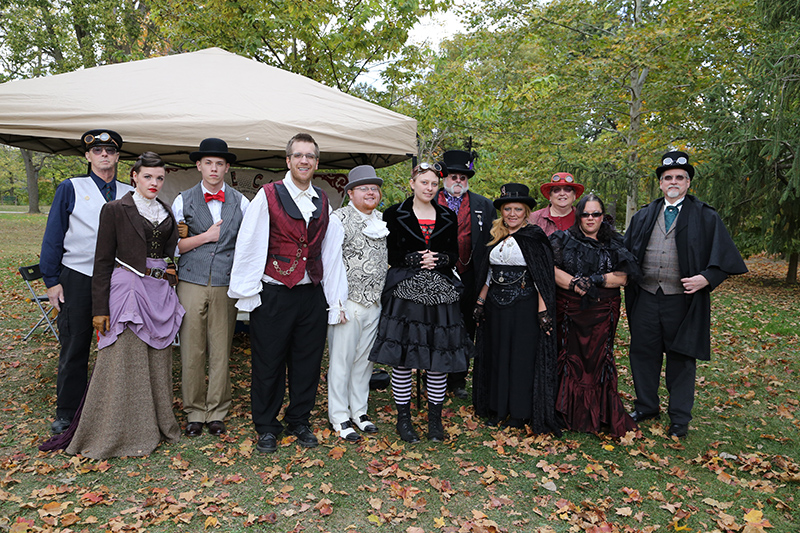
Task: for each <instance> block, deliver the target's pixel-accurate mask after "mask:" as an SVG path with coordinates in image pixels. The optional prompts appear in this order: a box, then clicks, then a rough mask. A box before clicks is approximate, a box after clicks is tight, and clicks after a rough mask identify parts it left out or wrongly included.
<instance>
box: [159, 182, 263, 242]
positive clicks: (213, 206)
mask: <svg viewBox="0 0 800 533" xmlns="http://www.w3.org/2000/svg"><path fill="white" fill-rule="evenodd" d="M225 187H227V184H226V183H224V182H223V184H222V188H221V189H220V190H221V191H224V190H225ZM200 189H202V191H203V196H205V195H206V193H208V194H214V193H212V192H211V191H209V190H208V189H206V186H205V185H203V182H202V181H201V182H200ZM248 205H250V200H248V199H247V197H246V196H245V195H242V201H241V202H240V203H239V209H241V210H242V216H244V214H245V213H246V212H247V206H248ZM206 206H208V210H209V211H211V219H212V220H213V221H214V224H216V223H217V222H219V221H220V220H222V202H220V201H219V200H210V201H208V202H206ZM172 214H173V215H175V222H177V223H179V224H180V223H181V222H185V221H184V219H183V195H181V194H178V196H176V197H175V199H174V200H173V201H172ZM178 242H180V239H178ZM180 255H181V253H180V250H178V247H177V246H176V247H175V257H179V256H180Z"/></svg>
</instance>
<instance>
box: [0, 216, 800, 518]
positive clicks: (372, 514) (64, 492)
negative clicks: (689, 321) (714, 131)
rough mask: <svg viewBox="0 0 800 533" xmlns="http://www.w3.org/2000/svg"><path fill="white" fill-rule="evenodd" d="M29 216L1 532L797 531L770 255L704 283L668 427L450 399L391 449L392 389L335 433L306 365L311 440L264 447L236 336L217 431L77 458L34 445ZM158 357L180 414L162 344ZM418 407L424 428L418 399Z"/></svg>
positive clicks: (795, 436) (792, 373)
mask: <svg viewBox="0 0 800 533" xmlns="http://www.w3.org/2000/svg"><path fill="white" fill-rule="evenodd" d="M43 226H44V217H43V216H28V215H22V214H20V215H0V232H2V235H3V236H4V237H3V247H2V250H3V252H2V258H0V288H2V291H1V292H0V294H2V296H1V298H2V301H0V322H2V327H0V335H1V336H2V338H1V339H0V398H2V400H0V413H2V414H0V531H6V530H7V529H10V528H11V527H12V526H13V527H16V528H17V529H15V531H25V530H26V529H24V527H23V526H24V525H25V524H30V530H31V531H34V530H35V531H38V530H52V531H65V530H67V528H68V530H72V531H82V530H86V531H94V530H109V531H142V530H146V531H150V532H160V531H187V532H189V531H191V532H194V531H200V530H202V529H204V528H206V527H207V528H208V529H209V530H211V529H219V530H221V531H299V530H305V531H336V532H338V531H359V532H368V531H374V532H380V531H447V532H455V531H542V532H545V531H557V532H566V531H598V532H599V531H656V530H658V531H675V530H682V531H709V532H711V531H743V530H744V526H745V525H747V524H748V522H747V520H748V519H749V520H751V521H753V523H751V524H750V529H749V531H761V530H762V529H763V524H761V526H756V525H753V524H757V523H758V521H759V520H768V521H769V524H770V525H771V526H773V527H772V528H771V529H770V528H767V529H766V531H774V532H794V531H798V530H800V511H798V505H800V499H798V496H800V490H799V489H800V481H798V480H800V465H798V463H800V451H799V450H800V448H798V446H799V441H800V422H798V417H800V411H798V399H800V394H798V391H799V390H800V379H798V373H800V361H798V357H797V351H798V340H799V339H800V337H798V332H799V331H798V328H797V324H798V322H799V321H800V305H798V304H800V289H798V287H796V286H795V287H786V286H785V285H784V284H783V283H782V282H781V278H782V276H783V275H784V274H785V271H784V270H783V269H785V264H784V263H780V262H776V261H774V260H771V259H769V258H757V259H755V260H752V261H749V264H750V265H751V268H753V269H754V272H752V273H750V274H747V275H745V276H740V277H738V278H736V279H733V280H729V281H728V282H726V283H725V284H723V285H722V286H721V287H720V288H719V289H718V290H717V291H715V294H714V296H713V313H714V316H713V327H714V333H713V338H712V350H713V352H714V355H713V358H712V360H711V361H709V362H701V363H700V364H699V365H698V387H697V399H696V404H695V409H694V415H695V418H694V420H693V421H692V426H691V432H690V435H689V438H688V439H686V440H684V441H680V442H678V441H673V440H669V439H667V438H665V437H664V430H665V425H666V424H667V421H666V420H665V419H663V418H662V420H661V421H658V422H647V423H644V424H643V425H642V427H641V435H640V436H639V437H637V438H635V439H633V440H632V441H630V442H620V441H619V440H615V439H611V438H608V437H606V436H600V437H598V436H595V435H586V434H576V433H565V434H564V436H563V437H561V438H553V437H549V436H543V437H542V436H539V437H535V436H530V435H526V434H524V433H523V432H519V431H514V430H505V431H496V430H490V429H488V428H486V427H485V426H484V425H483V424H482V423H481V421H480V420H477V419H476V418H475V417H474V416H473V415H472V409H471V407H470V406H469V404H468V403H467V402H461V401H458V400H454V399H452V398H449V399H448V400H447V403H446V405H445V413H444V414H445V418H446V427H447V429H448V431H449V434H450V439H449V440H448V441H447V442H446V443H444V444H431V443H428V442H426V441H423V442H422V443H419V444H416V445H407V444H404V443H402V442H401V441H399V439H398V438H397V436H396V435H395V433H394V416H393V412H392V409H391V405H392V404H391V399H390V395H389V393H388V392H378V393H374V394H373V395H372V396H371V398H370V407H371V414H372V415H373V419H374V420H375V421H376V422H377V423H378V425H379V427H380V428H381V432H380V433H379V434H378V438H371V439H369V440H368V441H366V442H365V443H364V444H363V445H361V446H351V445H344V444H341V443H339V442H338V440H337V439H336V438H335V436H334V435H332V434H331V432H330V430H329V429H327V416H326V415H327V411H326V409H327V407H326V403H325V400H326V394H325V382H324V378H323V380H322V383H321V386H320V391H319V394H318V397H317V406H316V409H315V411H314V413H313V416H312V420H313V422H314V425H315V427H316V430H317V435H318V436H319V437H320V439H321V446H320V447H318V448H316V449H312V450H304V449H301V448H300V447H298V446H296V445H295V444H294V443H293V442H292V441H293V438H286V439H284V440H283V441H282V442H281V445H280V448H279V450H278V452H277V453H276V454H272V455H261V454H259V453H258V452H256V451H254V449H253V447H254V444H255V442H254V441H255V434H254V431H253V428H252V424H251V421H250V419H249V372H250V362H249V343H248V340H247V338H246V336H244V335H241V334H237V336H236V338H235V340H234V344H235V346H234V353H233V357H232V364H231V369H232V370H231V371H232V376H233V387H234V388H233V394H234V402H233V406H232V415H231V417H230V419H229V422H228V427H229V433H228V435H227V436H226V437H225V438H223V439H217V438H213V437H210V436H208V435H204V436H202V437H199V438H197V439H193V440H189V439H185V438H184V439H182V440H181V442H179V443H178V444H175V445H164V444H162V445H161V446H160V447H159V448H158V449H157V450H156V451H155V452H154V453H153V454H152V455H151V456H149V457H146V458H129V459H111V460H108V461H87V460H84V459H81V458H77V457H70V456H67V455H65V454H63V453H47V454H42V453H40V452H39V451H38V450H37V448H36V446H37V445H38V444H39V443H41V442H42V441H43V440H44V439H45V438H47V436H48V427H49V423H50V419H51V416H52V414H53V412H54V408H55V405H54V404H55V373H56V366H57V360H58V346H57V344H56V342H54V341H53V340H52V338H51V337H48V335H47V334H45V333H44V332H42V333H37V334H36V335H34V337H33V338H32V339H31V340H30V341H29V342H22V341H21V338H22V336H23V335H24V334H25V332H26V331H27V328H28V327H30V324H31V323H32V322H35V320H36V318H37V317H36V313H35V312H34V311H33V306H32V304H30V303H29V302H26V301H25V294H24V292H23V289H24V285H23V284H22V281H21V279H20V278H19V275H18V274H17V272H16V268H17V267H18V266H19V265H21V264H28V263H35V262H37V261H38V259H37V254H38V250H39V245H40V242H41V235H42V232H43ZM37 312H38V311H37ZM628 338H629V337H628V332H627V324H626V322H625V320H623V321H622V322H621V324H620V328H619V332H618V342H617V356H618V359H617V362H618V367H619V372H620V389H621V392H622V394H623V397H624V399H625V402H626V404H627V405H629V406H630V402H631V398H632V397H631V394H632V384H631V380H630V373H629V369H628V364H627V359H626V357H627V343H628ZM173 368H174V386H175V399H176V404H175V410H176V413H177V414H178V419H179V420H180V421H181V422H182V423H185V419H184V418H183V416H182V413H181V408H180V383H179V379H180V364H179V357H178V354H177V352H176V357H175V360H174V366H173ZM662 397H664V398H665V397H666V394H664V395H663V396H662ZM662 409H665V405H662ZM415 421H416V422H417V427H418V429H419V430H422V432H423V433H424V429H425V427H424V426H425V420H424V413H419V414H417V415H416V418H415ZM120 423H124V421H120ZM753 510H756V511H758V512H760V513H762V515H761V518H758V515H757V513H752V512H751V511H753ZM748 513H750V514H748ZM413 528H419V529H413ZM593 528H594V529H593ZM680 528H688V529H680Z"/></svg>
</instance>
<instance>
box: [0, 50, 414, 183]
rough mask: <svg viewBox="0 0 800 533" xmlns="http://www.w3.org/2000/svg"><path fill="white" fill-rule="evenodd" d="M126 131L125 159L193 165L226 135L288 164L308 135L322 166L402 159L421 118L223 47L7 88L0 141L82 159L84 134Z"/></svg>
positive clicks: (247, 153) (1, 91)
mask: <svg viewBox="0 0 800 533" xmlns="http://www.w3.org/2000/svg"><path fill="white" fill-rule="evenodd" d="M94 128H108V129H112V130H114V131H117V132H119V133H120V134H121V135H122V138H123V141H124V144H123V147H122V157H123V158H126V159H130V158H135V157H137V156H138V155H139V154H140V153H142V152H144V151H146V150H152V151H155V152H158V153H159V154H160V155H161V156H162V157H163V158H164V159H165V160H166V161H167V162H170V163H174V164H183V165H193V163H192V162H191V161H190V160H189V153H190V152H193V151H195V150H197V146H198V145H199V144H200V141H201V140H203V139H204V138H206V137H219V138H221V139H224V140H225V141H226V142H227V143H228V147H229V150H231V151H232V152H234V153H235V154H236V155H237V157H238V161H237V165H240V166H249V167H255V168H262V169H266V168H285V166H286V165H285V153H286V152H285V150H286V143H287V141H288V140H289V139H290V138H291V137H292V136H293V135H295V134H296V133H299V132H305V133H309V134H311V135H312V136H313V137H314V139H315V140H316V141H317V143H318V144H319V146H320V151H321V157H320V168H341V169H349V168H352V167H354V166H356V165H361V164H371V165H373V166H375V167H383V166H387V165H392V164H394V163H398V162H400V161H403V160H405V159H408V157H410V154H411V153H415V152H416V130H417V122H416V120H414V119H412V118H410V117H407V116H405V115H401V114H399V113H395V112H393V111H389V110H387V109H385V108H383V107H380V106H378V105H375V104H372V103H369V102H366V101H364V100H361V99H359V98H356V97H354V96H350V95H348V94H345V93H343V92H341V91H339V90H337V89H333V88H330V87H327V86H325V85H322V84H320V83H317V82H315V81H313V80H311V79H308V78H305V77H303V76H300V75H298V74H293V73H291V72H287V71H284V70H281V69H279V68H275V67H271V66H269V65H265V64H263V63H258V62H257V61H254V60H251V59H247V58H244V57H241V56H238V55H236V54H232V53H230V52H226V51H225V50H222V49H220V48H209V49H206V50H201V51H199V52H192V53H186V54H179V55H172V56H164V57H157V58H152V59H144V60H141V61H132V62H129V63H118V64H112V65H103V66H100V67H94V68H90V69H86V70H79V71H75V72H70V73H66V74H59V75H55V76H48V77H44V78H35V79H28V80H14V81H9V82H6V83H4V84H1V85H0V142H2V143H5V144H9V145H12V146H17V147H20V148H27V149H31V150H36V151H40V152H51V153H58V154H64V155H83V149H82V147H81V143H80V137H81V134H83V133H84V132H86V131H88V130H91V129H94Z"/></svg>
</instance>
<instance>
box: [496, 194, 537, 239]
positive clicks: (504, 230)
mask: <svg viewBox="0 0 800 533" xmlns="http://www.w3.org/2000/svg"><path fill="white" fill-rule="evenodd" d="M510 203H512V202H506V204H510ZM514 203H520V204H522V202H514ZM506 204H503V205H501V206H500V209H499V211H500V216H499V217H497V218H496V219H494V221H493V222H492V229H491V230H489V234H490V235H491V236H492V240H491V241H489V242H488V243H487V244H486V246H492V245H494V244H496V243H498V242H500V241H502V240H503V239H505V238H506V237H508V234H509V231H508V227H507V226H506V224H505V221H504V220H503V207H504V206H505V205H506ZM522 207H524V208H525V221H526V222H527V220H528V217H529V216H530V215H531V208H530V206H529V205H528V204H522Z"/></svg>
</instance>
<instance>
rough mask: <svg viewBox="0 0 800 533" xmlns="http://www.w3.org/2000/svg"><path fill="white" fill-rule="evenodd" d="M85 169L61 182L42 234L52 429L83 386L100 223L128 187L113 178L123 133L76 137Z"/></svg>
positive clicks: (65, 423) (66, 419)
mask: <svg viewBox="0 0 800 533" xmlns="http://www.w3.org/2000/svg"><path fill="white" fill-rule="evenodd" d="M81 144H82V147H83V151H84V154H85V156H86V160H87V161H88V162H89V169H88V173H87V175H85V176H77V177H74V178H70V179H67V180H65V181H63V182H62V183H61V184H60V185H59V186H58V188H57V189H56V194H55V197H54V198H53V204H52V206H51V208H50V213H49V214H48V217H47V227H46V228H45V232H44V238H43V239H42V254H41V258H40V260H39V266H40V268H41V271H42V279H43V280H44V283H45V285H46V286H47V296H48V299H49V300H50V304H51V305H52V306H53V307H55V308H56V309H57V310H58V311H59V313H58V319H57V320H58V337H59V341H60V342H61V352H60V354H59V358H58V377H57V380H56V394H57V401H56V418H55V420H54V421H53V423H52V424H51V426H50V429H51V431H52V432H53V433H54V434H59V433H63V432H64V431H65V430H66V429H67V428H68V427H69V425H70V422H71V421H72V418H73V417H74V416H75V411H76V410H77V409H78V404H80V401H81V398H82V397H83V393H84V390H85V389H86V383H87V373H88V365H89V347H90V345H91V342H92V333H93V327H92V273H93V271H94V252H95V244H96V241H97V227H98V225H99V223H100V209H101V208H102V207H103V205H105V204H106V202H109V201H111V200H116V199H119V198H122V197H123V196H124V195H125V194H126V193H128V192H129V191H132V190H133V188H132V187H131V186H130V185H126V184H124V183H120V182H118V181H117V179H116V178H117V162H118V161H119V151H120V148H122V137H121V136H120V135H119V133H117V132H115V131H111V130H108V129H97V130H90V131H87V132H86V133H84V134H83V135H82V136H81Z"/></svg>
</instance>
